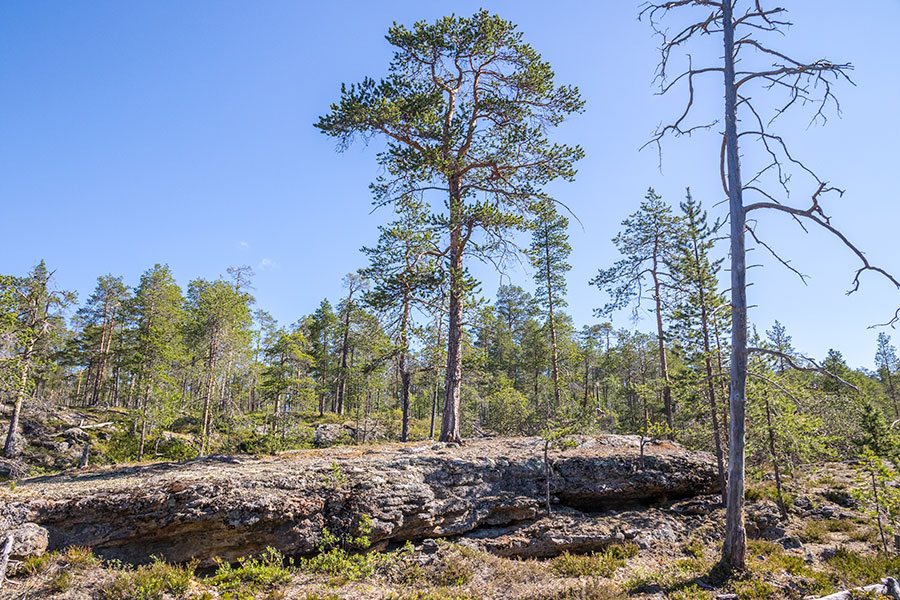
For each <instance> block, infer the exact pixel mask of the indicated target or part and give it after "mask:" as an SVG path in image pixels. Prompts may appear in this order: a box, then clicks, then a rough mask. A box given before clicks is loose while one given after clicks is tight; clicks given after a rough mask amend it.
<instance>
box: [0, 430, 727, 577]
mask: <svg viewBox="0 0 900 600" xmlns="http://www.w3.org/2000/svg"><path fill="white" fill-rule="evenodd" d="M574 441H575V447H571V448H566V449H554V450H552V451H551V452H550V460H551V466H552V477H551V486H550V487H551V493H552V495H553V497H554V498H556V499H557V504H558V505H569V506H577V507H579V508H589V509H592V510H600V509H603V508H605V507H606V508H608V507H611V506H618V505H620V504H622V503H626V502H627V503H634V502H650V501H658V500H660V499H664V498H668V499H674V498H682V497H690V496H693V495H696V494H706V493H712V492H714V491H716V488H717V476H716V469H715V462H714V460H713V459H712V457H711V456H710V455H708V454H706V453H696V452H688V451H686V450H683V449H681V448H680V447H678V446H675V445H672V444H668V443H666V444H662V445H652V446H649V447H648V448H646V449H645V454H646V456H645V458H644V461H643V466H642V462H641V460H640V458H639V450H638V448H636V447H635V446H634V445H632V444H630V443H626V442H627V440H623V439H622V438H621V437H618V436H604V437H600V438H592V437H591V438H588V437H578V438H575V439H574ZM542 454H543V440H542V439H540V438H499V439H491V440H475V441H471V442H468V443H466V444H464V445H463V446H461V447H450V445H442V444H430V443H416V444H405V445H400V444H393V445H376V446H358V447H345V448H332V449H329V450H309V451H302V452H297V453H292V454H290V455H284V456H279V457H268V458H262V459H252V458H246V457H242V458H237V457H224V456H215V457H207V458H205V459H199V460H193V461H187V462H184V463H160V464H152V465H142V466H131V467H117V468H103V469H94V470H88V471H86V472H85V471H79V472H71V473H69V474H64V475H58V476H53V477H41V478H34V479H30V480H25V481H22V482H20V484H19V485H18V487H17V489H16V490H15V492H8V491H0V524H2V523H3V522H4V521H5V522H6V523H7V524H8V526H9V527H17V526H19V525H21V524H22V523H25V522H31V523H36V524H38V525H40V526H41V527H44V528H46V529H47V531H48V532H49V548H50V549H56V548H60V547H64V546H69V545H81V546H90V547H91V548H92V549H93V550H94V551H95V552H96V553H98V554H100V555H102V556H105V557H108V558H119V559H122V560H125V561H130V562H144V561H147V560H148V559H149V557H150V556H151V555H154V554H157V555H160V556H164V557H165V558H167V559H169V560H172V561H186V560H190V559H193V558H196V559H199V560H200V561H201V563H202V564H210V563H211V562H212V560H213V558H214V557H217V556H218V557H221V558H223V559H225V560H229V559H236V558H238V557H241V556H246V555H248V554H254V553H259V552H261V551H263V550H264V549H265V548H266V547H267V546H272V547H274V548H276V549H278V550H279V551H281V552H283V553H285V554H291V555H301V554H309V553H312V552H315V550H316V545H317V544H318V542H319V541H320V540H321V538H322V531H323V529H325V528H327V529H328V530H329V531H331V532H332V533H335V534H338V535H359V534H360V533H361V532H360V523H361V521H362V520H363V516H364V515H365V516H367V517H368V518H369V519H371V523H372V530H371V532H370V534H369V537H370V538H371V540H372V542H373V543H379V542H386V541H392V542H397V541H405V540H419V539H425V538H435V537H447V536H456V535H461V534H466V533H470V532H473V531H475V530H478V529H479V528H490V527H500V526H506V525H510V524H513V523H518V522H523V521H529V520H533V519H535V518H537V517H539V515H540V512H541V507H542V498H544V496H545V493H546V490H545V486H546V478H545V476H544V464H543V458H542ZM366 520H368V519H366ZM598 527H600V525H598ZM0 529H2V528H0ZM594 533H596V534H597V535H608V536H617V535H618V534H617V533H614V532H608V534H604V533H603V532H601V531H600V530H599V529H598V530H597V531H596V532H594ZM594 533H592V534H590V535H594ZM586 537H588V536H581V538H578V536H575V537H573V538H572V541H571V542H565V543H563V544H562V545H561V546H568V547H570V548H571V549H572V550H573V551H575V550H576V549H577V548H578V547H585V546H584V544H587V543H590V542H589V541H588V540H586V539H584V538H586ZM579 539H581V541H579ZM558 545H559V544H558ZM542 552H544V551H542V550H534V551H532V555H535V556H538V555H541V553H542Z"/></svg>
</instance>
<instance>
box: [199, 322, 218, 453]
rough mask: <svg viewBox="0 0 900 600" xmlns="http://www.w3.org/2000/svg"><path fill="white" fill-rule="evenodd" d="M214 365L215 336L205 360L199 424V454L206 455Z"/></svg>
mask: <svg viewBox="0 0 900 600" xmlns="http://www.w3.org/2000/svg"><path fill="white" fill-rule="evenodd" d="M215 367H216V364H215V336H213V339H212V340H211V341H210V344H209V357H208V358H207V361H206V385H205V386H204V387H205V390H204V394H203V417H202V423H201V426H200V436H201V440H200V456H204V455H206V447H207V444H208V442H209V422H210V415H209V412H210V408H211V406H212V397H213V388H214V385H215V377H213V371H214V370H215Z"/></svg>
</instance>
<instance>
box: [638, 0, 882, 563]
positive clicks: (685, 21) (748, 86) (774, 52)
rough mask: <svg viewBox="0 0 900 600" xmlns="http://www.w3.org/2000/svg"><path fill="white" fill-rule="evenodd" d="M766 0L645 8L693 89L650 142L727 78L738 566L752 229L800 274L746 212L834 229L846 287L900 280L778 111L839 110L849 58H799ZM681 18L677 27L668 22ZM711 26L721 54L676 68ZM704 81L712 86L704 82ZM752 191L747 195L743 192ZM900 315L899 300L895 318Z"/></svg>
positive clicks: (665, 81)
mask: <svg viewBox="0 0 900 600" xmlns="http://www.w3.org/2000/svg"><path fill="white" fill-rule="evenodd" d="M763 4H764V2H763V1H762V0H729V1H727V2H725V1H712V0H672V1H669V2H658V1H653V0H651V1H650V2H647V3H646V4H644V6H643V7H642V9H641V12H640V17H641V18H642V19H646V20H648V21H649V23H650V26H651V28H652V29H653V32H654V33H655V34H656V35H657V36H658V37H659V38H660V40H661V45H660V52H661V55H660V62H659V67H658V70H657V74H656V78H657V82H658V83H659V94H661V95H662V94H667V93H669V92H672V91H673V90H683V91H684V93H686V95H687V99H686V102H685V104H684V108H683V110H682V111H681V113H680V114H679V115H678V117H677V118H676V119H675V120H674V121H672V122H671V123H668V124H665V125H661V126H659V127H658V128H657V130H656V132H655V133H654V135H653V136H652V138H651V139H650V141H648V142H647V144H645V147H646V146H655V147H656V149H657V151H658V152H660V158H661V152H662V142H663V140H664V139H666V138H668V137H676V138H677V137H681V136H690V135H692V134H693V133H695V132H701V131H709V130H711V129H714V128H715V127H716V126H717V125H718V124H719V122H720V119H718V118H712V119H708V118H707V117H702V116H701V117H699V118H698V115H697V114H695V113H698V112H699V110H697V111H695V110H694V108H695V99H696V98H697V97H699V94H698V93H697V89H698V87H699V86H706V85H708V84H707V83H706V80H707V79H709V78H708V77H707V75H712V74H715V75H716V76H720V77H722V81H723V82H724V100H725V106H724V108H725V111H724V119H723V121H724V123H723V124H724V129H723V130H722V131H721V132H720V135H721V136H722V144H721V153H720V159H719V175H720V178H721V182H722V188H723V190H724V192H725V194H726V196H727V198H728V206H729V224H730V254H731V320H732V347H731V371H730V384H731V385H730V395H729V409H730V417H731V418H730V436H729V437H730V440H731V445H730V447H729V457H728V458H729V461H728V494H727V496H728V506H727V509H726V536H725V543H724V546H723V550H722V561H723V562H724V563H725V564H727V565H728V566H731V567H732V568H736V569H743V568H744V567H745V554H746V532H745V529H744V514H743V512H744V511H743V508H744V507H743V501H744V450H745V440H744V433H745V432H744V426H745V391H746V381H747V353H748V347H747V290H746V269H747V265H746V246H745V234H746V232H749V233H750V236H751V237H752V239H753V240H754V241H755V242H756V243H757V244H758V245H760V246H762V247H763V248H765V249H766V250H767V251H769V252H770V253H771V254H772V255H773V256H774V257H775V258H776V259H777V260H778V261H779V262H781V264H782V265H784V266H786V267H787V268H789V269H791V270H792V271H793V272H794V273H796V274H798V275H800V276H801V278H802V274H801V273H800V272H799V271H797V270H796V269H794V268H793V267H792V266H791V265H790V262H789V261H787V260H785V259H783V258H782V257H781V256H779V255H778V254H777V253H776V251H775V250H774V249H773V248H772V247H771V246H770V245H769V244H767V243H765V242H764V241H763V240H762V239H761V238H760V236H759V235H758V232H757V231H756V225H755V222H753V221H751V222H750V223H749V224H748V222H747V214H748V213H749V212H751V211H755V210H763V209H770V210H774V211H778V212H782V213H784V214H787V215H790V216H791V218H793V219H794V221H795V222H796V223H797V224H798V225H799V226H800V227H801V228H802V229H803V230H804V231H806V226H807V225H808V224H814V225H817V226H819V227H821V228H823V229H825V230H826V231H828V232H830V233H831V234H833V235H834V236H835V237H837V238H838V240H840V241H841V243H843V244H844V245H845V246H847V247H848V248H849V249H850V250H851V251H852V252H853V253H854V254H855V255H856V256H857V257H858V258H859V260H860V262H861V266H860V268H859V269H858V270H857V271H856V273H855V275H854V277H853V280H852V283H851V288H850V290H849V291H848V293H852V292H854V291H856V290H857V289H859V284H860V276H861V275H862V274H863V273H865V272H867V271H872V272H875V273H878V274H880V275H882V276H884V277H886V278H887V279H888V280H889V281H890V282H891V283H893V284H894V285H895V286H896V287H897V288H898V289H900V282H898V281H897V280H896V279H895V278H894V277H893V276H892V275H891V274H889V273H888V272H887V271H885V270H884V269H882V268H880V267H877V266H875V265H873V264H871V263H870V262H869V260H868V259H867V258H866V256H865V255H864V254H863V252H862V251H861V250H859V248H858V247H857V246H855V245H854V244H853V243H852V242H851V241H850V240H849V239H848V238H847V237H846V236H845V235H844V234H843V233H842V232H841V231H840V230H839V229H838V228H837V227H835V226H834V225H832V223H831V219H830V218H829V217H828V215H827V214H826V213H825V211H824V209H823V207H822V205H821V201H822V199H823V198H824V197H827V196H829V195H837V196H842V195H843V193H844V192H843V190H841V189H839V188H837V187H834V186H832V185H830V184H829V183H828V182H827V181H826V180H824V179H822V178H820V177H819V176H818V175H817V174H816V173H815V172H814V171H813V170H812V169H810V168H809V167H807V165H806V164H805V163H803V162H802V161H801V160H799V159H798V158H796V157H795V156H794V155H793V154H792V153H791V150H790V148H789V146H788V144H787V143H786V142H785V140H784V138H782V137H781V135H779V134H778V133H777V131H776V127H777V125H778V123H779V121H778V119H779V118H780V117H781V116H782V115H783V114H785V113H786V112H788V111H792V110H793V109H796V108H803V107H806V108H807V110H811V112H812V117H811V120H810V124H824V123H825V122H826V121H827V114H828V113H829V112H830V111H832V110H833V111H835V112H836V113H837V114H840V104H839V102H838V100H837V97H836V96H835V95H834V94H833V90H832V88H833V86H834V85H835V84H836V83H838V82H842V81H843V82H846V83H850V84H853V82H852V80H851V79H850V77H849V72H850V71H851V70H852V69H853V67H852V65H850V64H849V63H836V62H832V61H830V60H827V59H819V60H815V61H812V62H809V61H804V60H798V59H796V58H793V57H791V56H789V55H788V54H786V53H784V52H782V51H780V50H778V49H776V47H775V46H773V45H771V44H770V42H769V40H770V39H772V38H773V37H777V36H778V35H780V34H783V33H784V31H785V29H786V28H787V27H789V26H790V22H788V21H787V20H785V18H786V16H785V15H786V11H785V9H783V8H777V7H776V8H766V7H764V6H763ZM674 19H678V20H679V24H678V25H677V26H676V27H674V28H673V29H669V28H668V27H665V26H663V22H664V21H667V22H670V21H672V20H674ZM704 36H713V37H715V38H718V37H719V36H721V40H722V43H723V46H724V54H723V59H722V62H721V63H713V62H710V63H708V64H703V65H695V64H694V61H693V60H692V59H691V56H690V55H687V59H686V60H687V65H686V67H685V68H684V69H681V70H679V71H680V72H679V73H678V74H677V75H675V76H670V74H669V71H670V67H671V64H670V63H671V62H672V61H673V57H674V56H675V55H674V54H673V53H678V52H679V51H681V50H684V51H685V53H687V50H688V48H689V47H691V46H693V45H694V44H696V43H699V42H700V41H701V40H702V39H703V38H704ZM703 89H704V90H705V89H706V88H705V87H704V88H703ZM742 143H753V144H757V145H758V147H759V148H760V149H761V150H762V152H761V155H762V156H763V157H764V158H763V160H762V162H761V163H759V164H756V165H753V167H752V169H753V170H752V171H750V172H751V173H752V175H751V176H750V177H749V178H748V179H747V180H746V181H744V179H743V177H742V174H741V161H740V152H739V146H740V144H742ZM800 186H809V188H808V189H809V190H810V191H811V193H810V202H809V204H808V205H805V206H800V207H798V206H794V205H791V204H789V203H788V201H787V200H788V198H789V196H790V192H791V190H792V188H795V187H800ZM745 192H746V193H747V194H749V195H751V196H755V198H754V201H753V202H751V203H750V204H745V203H744V193H745ZM898 319H900V310H898V312H897V314H895V316H894V319H893V320H892V321H891V323H893V322H895V321H896V320H898Z"/></svg>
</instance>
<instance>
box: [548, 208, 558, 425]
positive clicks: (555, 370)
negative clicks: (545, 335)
mask: <svg viewBox="0 0 900 600" xmlns="http://www.w3.org/2000/svg"><path fill="white" fill-rule="evenodd" d="M544 231H545V234H546V226H545V230H544ZM544 267H545V269H546V273H545V274H544V275H545V277H546V278H547V313H548V322H549V324H550V350H551V352H552V359H553V362H552V365H551V366H552V368H553V400H554V402H555V404H554V406H555V407H559V351H558V349H557V345H556V319H555V316H554V314H553V284H552V283H551V275H552V273H551V271H550V242H549V237H548V236H547V235H545V244H544ZM548 425H549V423H548Z"/></svg>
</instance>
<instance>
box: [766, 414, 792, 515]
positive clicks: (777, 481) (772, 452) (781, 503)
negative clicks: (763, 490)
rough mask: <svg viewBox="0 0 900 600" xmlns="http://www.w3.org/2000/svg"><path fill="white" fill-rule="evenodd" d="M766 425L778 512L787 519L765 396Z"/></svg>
mask: <svg viewBox="0 0 900 600" xmlns="http://www.w3.org/2000/svg"><path fill="white" fill-rule="evenodd" d="M765 398H766V424H767V425H768V429H769V455H771V457H772V468H773V469H774V471H775V492H776V494H777V495H778V498H777V500H778V512H780V513H781V518H782V519H787V518H788V511H787V504H786V503H785V501H784V488H783V487H781V471H780V470H779V469H778V454H776V453H775V429H774V427H772V408H771V406H770V404H771V403H770V402H769V396H766V397H765Z"/></svg>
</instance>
